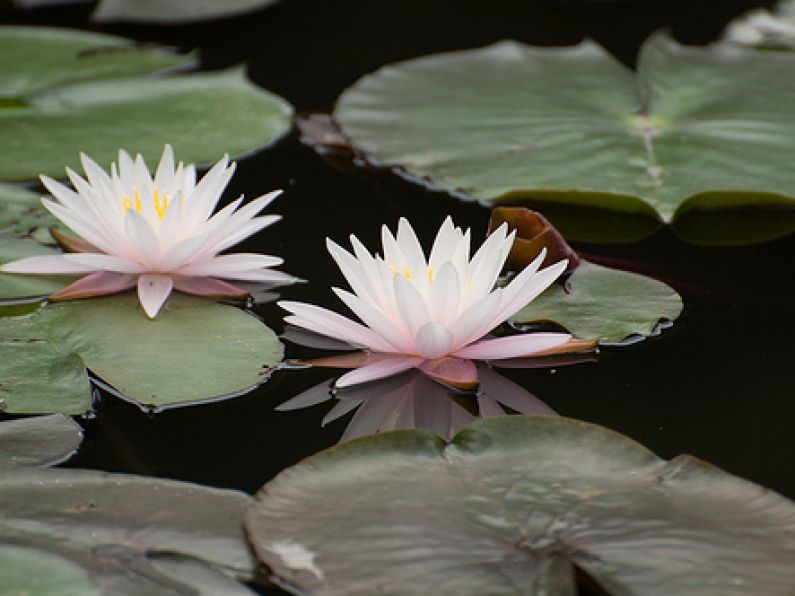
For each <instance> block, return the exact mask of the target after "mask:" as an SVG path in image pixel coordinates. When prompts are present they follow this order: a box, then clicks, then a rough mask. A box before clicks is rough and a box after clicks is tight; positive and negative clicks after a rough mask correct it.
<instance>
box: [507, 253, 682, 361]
mask: <svg viewBox="0 0 795 596" xmlns="http://www.w3.org/2000/svg"><path fill="white" fill-rule="evenodd" d="M682 308H683V305H682V298H681V297H680V296H679V294H677V293H676V291H675V290H674V289H673V288H671V287H670V286H668V285H666V284H664V283H662V282H661V281H657V280H655V279H651V278H650V277H646V276H644V275H639V274H637V273H630V272H628V271H619V270H618V269H611V268H609V267H602V266H601V265H597V264H595V263H591V262H589V261H586V260H582V261H581V262H580V265H579V267H577V269H575V270H574V272H573V273H572V274H571V276H570V277H569V279H568V280H567V281H566V284H565V286H561V285H560V284H555V285H552V286H550V287H549V288H547V289H546V290H545V291H544V292H543V293H542V294H541V295H540V296H539V297H538V298H536V299H535V300H533V301H532V302H531V303H530V304H528V305H527V306H525V307H524V308H523V309H522V310H520V311H519V312H518V313H516V314H515V315H514V316H513V317H512V318H511V323H513V324H517V323H519V324H528V323H537V324H544V323H556V324H557V325H560V326H561V327H564V328H566V330H568V331H569V332H570V333H571V334H572V335H575V336H576V337H582V338H598V339H599V343H601V344H603V345H604V344H620V343H622V342H625V341H626V340H628V339H631V338H633V337H646V336H649V335H653V334H654V333H655V332H656V331H657V330H658V329H659V324H660V322H661V321H664V322H668V323H670V322H673V321H674V320H675V319H677V318H678V317H679V315H680V314H681V313H682Z"/></svg>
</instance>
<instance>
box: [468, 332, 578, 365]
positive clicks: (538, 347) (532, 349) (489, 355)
mask: <svg viewBox="0 0 795 596" xmlns="http://www.w3.org/2000/svg"><path fill="white" fill-rule="evenodd" d="M570 339H571V335H569V334H568V333H526V334H524V335H509V336H508V337H498V338H495V339H484V340H481V341H479V342H475V343H473V344H470V345H468V346H465V347H463V348H461V349H460V350H457V351H456V352H454V353H453V355H454V356H458V357H459V358H471V359H473V360H499V359H501V358H518V357H520V356H530V355H535V354H540V353H547V351H548V350H550V349H553V348H557V347H558V346H561V345H563V344H565V343H567V342H568V341H569V340H570Z"/></svg>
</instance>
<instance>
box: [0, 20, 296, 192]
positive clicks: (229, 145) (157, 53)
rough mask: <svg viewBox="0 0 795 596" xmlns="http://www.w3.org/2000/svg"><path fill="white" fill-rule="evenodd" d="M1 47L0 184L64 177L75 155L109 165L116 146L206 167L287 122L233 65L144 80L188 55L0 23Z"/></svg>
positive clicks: (282, 106) (284, 108)
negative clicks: (169, 152) (170, 153)
mask: <svg viewBox="0 0 795 596" xmlns="http://www.w3.org/2000/svg"><path fill="white" fill-rule="evenodd" d="M0 49H2V50H3V51H2V52H0V55H2V61H3V62H0V66H2V64H3V63H6V64H7V65H8V68H0V73H2V74H0V88H2V89H3V92H4V94H5V95H6V97H5V99H4V100H3V102H4V103H2V105H0V118H2V122H3V126H2V127H0V145H2V146H3V148H4V159H3V160H2V162H0V179H3V180H24V179H29V178H34V177H36V176H38V175H39V174H41V173H44V174H50V175H53V176H63V172H64V166H70V167H73V168H77V167H79V161H78V154H79V152H80V151H83V152H85V153H87V154H89V155H91V156H92V157H94V158H95V159H96V160H98V161H99V162H100V163H101V164H103V165H108V164H109V163H110V162H111V161H112V160H113V159H115V158H116V154H117V152H118V150H119V148H120V147H123V148H125V149H127V150H128V151H130V152H133V153H135V152H140V153H142V154H143V155H144V156H145V157H146V158H147V161H148V163H149V165H150V166H153V165H154V164H155V163H156V160H157V158H158V157H159V156H160V154H161V153H162V151H163V145H164V144H165V143H167V142H168V143H171V144H172V145H173V146H174V151H175V152H176V154H177V155H178V156H179V158H180V159H182V160H184V161H188V162H197V163H206V162H209V161H213V160H216V159H218V157H220V155H222V154H223V153H224V152H226V153H230V154H233V155H239V154H242V153H245V152H249V151H251V150H253V149H256V148H258V147H261V146H263V145H265V144H268V143H270V142H272V141H273V140H274V139H276V138H278V137H280V136H282V135H283V134H284V133H285V132H286V131H287V130H288V129H289V128H290V125H291V117H292V109H291V107H290V106H289V105H288V104H287V103H286V102H285V101H284V100H282V99H281V98H279V97H277V96H275V95H272V94H270V93H268V92H267V91H264V90H262V89H259V88H257V87H255V86H253V85H252V84H251V83H249V82H248V81H247V80H246V78H245V76H244V74H243V71H242V70H241V69H239V68H237V69H232V70H229V71H223V72H212V73H196V74H178V75H172V76H152V75H151V74H150V73H153V72H155V71H159V70H162V69H163V68H164V67H166V66H174V65H178V64H185V63H186V62H187V61H188V60H189V59H188V58H186V57H179V56H175V55H174V54H171V53H170V52H165V51H163V50H151V49H147V50H143V49H141V48H138V47H136V46H134V45H132V44H131V43H130V42H129V41H127V40H124V39H121V38H116V37H109V36H97V35H94V34H88V33H85V34H84V33H78V32H64V31H60V30H52V29H44V28H41V29H38V28H37V29H30V28H14V27H6V28H0ZM17 65H24V68H23V69H21V70H20V68H17ZM132 75H140V76H132Z"/></svg>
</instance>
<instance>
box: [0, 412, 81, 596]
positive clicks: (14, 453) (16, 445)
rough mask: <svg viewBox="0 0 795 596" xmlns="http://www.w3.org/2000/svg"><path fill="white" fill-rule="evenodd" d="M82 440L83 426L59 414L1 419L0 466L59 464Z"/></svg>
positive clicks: (75, 449) (18, 466)
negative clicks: (2, 420) (3, 420)
mask: <svg viewBox="0 0 795 596" xmlns="http://www.w3.org/2000/svg"><path fill="white" fill-rule="evenodd" d="M82 440H83V431H82V429H81V428H80V427H79V426H78V425H77V424H75V422H74V421H73V420H72V419H71V418H69V417H68V416H64V415H62V414H52V415H50V416H35V417H32V418H22V419H20V420H8V421H6V422H0V468H22V467H31V466H52V465H55V464H59V463H61V462H63V461H65V460H67V459H68V458H69V457H70V456H71V455H72V454H73V453H74V452H75V451H77V448H78V447H79V446H80V443H81V442H82ZM0 593H2V590H0Z"/></svg>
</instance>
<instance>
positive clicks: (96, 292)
mask: <svg viewBox="0 0 795 596" xmlns="http://www.w3.org/2000/svg"><path fill="white" fill-rule="evenodd" d="M137 279H138V276H137V275H132V274H129V273H116V272H115V271H95V272H94V273H92V274H90V275H86V276H85V277H81V278H80V279H78V280H77V281H76V282H74V283H72V284H69V285H68V286H66V287H65V288H63V289H62V290H58V291H57V292H55V294H53V295H52V296H50V297H49V298H48V300H49V301H50V302H60V301H64V300H77V299H79V298H92V297H94V296H105V295H107V294H117V293H118V292H123V291H124V290H129V289H130V288H132V287H135V283H136V281H137Z"/></svg>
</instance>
